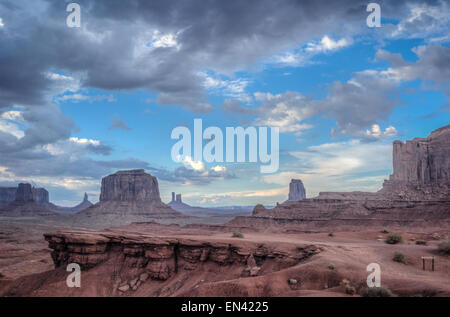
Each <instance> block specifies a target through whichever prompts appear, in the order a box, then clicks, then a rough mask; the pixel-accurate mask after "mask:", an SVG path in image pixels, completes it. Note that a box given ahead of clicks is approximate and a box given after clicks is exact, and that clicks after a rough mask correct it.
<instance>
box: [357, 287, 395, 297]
mask: <svg viewBox="0 0 450 317" xmlns="http://www.w3.org/2000/svg"><path fill="white" fill-rule="evenodd" d="M361 296H363V297H393V296H394V294H392V292H391V290H390V289H389V288H387V287H385V286H381V287H369V288H366V289H364V290H363V291H362V293H361Z"/></svg>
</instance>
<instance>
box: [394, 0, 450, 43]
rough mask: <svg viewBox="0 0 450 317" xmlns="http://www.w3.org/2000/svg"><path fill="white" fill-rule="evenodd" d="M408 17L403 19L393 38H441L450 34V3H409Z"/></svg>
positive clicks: (442, 0)
mask: <svg viewBox="0 0 450 317" xmlns="http://www.w3.org/2000/svg"><path fill="white" fill-rule="evenodd" d="M406 7H407V8H406V9H407V11H408V13H407V15H405V16H404V17H402V19H401V20H400V22H399V23H398V25H397V26H396V28H395V29H394V30H393V32H392V34H391V35H392V36H393V37H409V38H427V37H432V36H435V37H437V38H439V37H441V36H442V35H443V34H444V35H445V34H446V33H448V26H449V24H450V5H449V3H448V1H445V0H441V1H432V2H430V3H407V4H406Z"/></svg>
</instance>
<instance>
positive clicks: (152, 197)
mask: <svg viewBox="0 0 450 317" xmlns="http://www.w3.org/2000/svg"><path fill="white" fill-rule="evenodd" d="M100 201H102V202H103V201H152V202H155V201H156V202H161V198H160V196H159V188H158V180H157V179H156V177H153V176H151V175H150V174H147V173H145V171H144V170H131V171H119V172H117V173H115V174H112V175H109V176H107V177H104V178H103V179H102V188H101V194H100Z"/></svg>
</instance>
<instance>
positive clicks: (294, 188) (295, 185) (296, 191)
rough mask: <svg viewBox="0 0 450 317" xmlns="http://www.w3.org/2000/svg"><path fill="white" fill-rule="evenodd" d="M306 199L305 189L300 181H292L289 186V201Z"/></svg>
mask: <svg viewBox="0 0 450 317" xmlns="http://www.w3.org/2000/svg"><path fill="white" fill-rule="evenodd" d="M305 198H306V191H305V187H304V186H303V182H302V181H301V180H300V179H292V180H291V183H290V184H289V198H288V201H299V200H303V199H305Z"/></svg>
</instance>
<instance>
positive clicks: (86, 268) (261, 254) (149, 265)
mask: <svg viewBox="0 0 450 317" xmlns="http://www.w3.org/2000/svg"><path fill="white" fill-rule="evenodd" d="M183 230H184V229H183V228H179V230H178V231H181V232H182V231H183ZM44 236H45V239H46V240H47V241H48V244H49V248H50V249H52V253H51V256H52V259H53V262H54V265H55V270H61V272H63V270H66V267H67V265H68V264H69V263H77V264H79V265H80V266H81V269H82V270H83V276H85V277H84V279H83V281H84V282H83V283H85V284H84V285H85V286H84V287H81V288H78V289H77V290H75V291H77V292H79V293H78V295H82V294H84V295H85V296H86V295H89V294H91V295H92V293H89V290H93V289H94V290H95V289H98V287H96V286H97V285H102V287H105V285H107V287H106V289H108V290H109V291H108V292H109V296H120V295H133V294H139V292H140V291H141V292H144V293H145V294H146V296H177V295H178V296H183V294H184V293H189V292H191V293H192V290H194V289H196V288H197V286H195V285H198V283H199V282H205V280H206V282H217V281H221V280H230V281H234V280H236V279H239V280H240V279H241V278H245V277H250V276H256V275H259V276H263V275H271V274H272V273H275V272H280V271H282V270H284V269H287V268H292V267H294V266H296V265H298V264H299V263H301V262H306V260H310V259H311V258H312V257H314V256H315V255H316V254H319V253H321V252H322V249H321V248H319V247H317V246H315V245H313V244H305V243H303V242H298V243H297V242H295V243H292V244H286V243H284V244H283V243H277V242H273V241H272V242H265V243H260V242H256V241H247V242H243V241H241V240H240V239H230V238H228V239H214V240H212V241H210V239H209V238H210V235H207V236H203V237H195V236H192V237H187V238H185V237H165V236H154V234H153V233H152V234H149V233H141V232H139V233H131V232H126V231H125V232H124V231H120V232H118V231H117V232H115V231H114V229H112V230H107V231H101V232H87V231H66V232H56V233H48V234H45V235H44ZM54 272H55V271H54ZM54 272H53V274H52V275H51V277H50V278H51V279H52V278H53V277H54V276H55V277H56V276H58V275H55V274H54ZM205 273H207V274H205ZM64 274H66V272H65V271H64ZM66 275H67V274H66ZM200 280H201V281H200ZM164 281H166V282H167V283H163V282H164ZM171 281H172V282H173V283H174V284H172V282H171ZM105 283H107V284H105ZM34 284H40V285H37V287H41V286H42V284H46V285H52V288H51V290H50V291H53V292H55V286H54V284H53V280H52V281H51V282H50V281H48V280H45V281H44V282H43V283H34ZM219 284H220V283H219ZM64 286H65V285H64ZM66 291H73V289H70V288H67V287H64V288H63V290H62V292H63V293H62V294H64V295H65V294H66ZM86 291H87V292H86ZM42 292H44V294H48V293H45V291H43V290H42V288H41V293H40V294H42ZM3 296H5V294H3ZM60 296H61V293H60ZM65 296H67V295H65ZM72 296H73V295H72Z"/></svg>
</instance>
